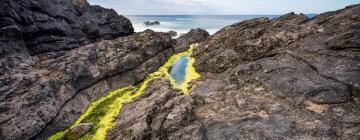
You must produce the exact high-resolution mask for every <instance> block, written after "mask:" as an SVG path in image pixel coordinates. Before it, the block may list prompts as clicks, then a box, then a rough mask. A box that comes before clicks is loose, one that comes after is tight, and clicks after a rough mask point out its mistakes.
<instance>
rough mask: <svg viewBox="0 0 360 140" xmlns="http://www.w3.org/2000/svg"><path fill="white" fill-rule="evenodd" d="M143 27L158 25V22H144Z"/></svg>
mask: <svg viewBox="0 0 360 140" xmlns="http://www.w3.org/2000/svg"><path fill="white" fill-rule="evenodd" d="M144 25H146V26H153V25H160V22H159V21H145V22H144Z"/></svg>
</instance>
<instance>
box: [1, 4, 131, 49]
mask: <svg viewBox="0 0 360 140" xmlns="http://www.w3.org/2000/svg"><path fill="white" fill-rule="evenodd" d="M0 27H1V29H0V32H1V33H2V34H6V33H7V34H12V36H15V37H18V38H21V40H23V41H24V43H25V45H26V48H27V50H28V51H29V53H30V54H32V55H34V54H40V53H44V52H51V51H61V50H70V49H73V48H77V47H79V46H80V45H86V44H89V43H94V42H96V41H99V40H101V39H114V38H116V37H119V36H125V35H130V34H132V33H133V32H134V29H133V27H132V25H131V22H130V20H128V19H127V18H125V17H123V16H121V15H118V14H117V13H116V12H115V10H113V9H105V8H102V7H100V6H91V5H90V4H89V3H88V2H87V1H86V0H1V2H0ZM1 49H3V48H1Z"/></svg>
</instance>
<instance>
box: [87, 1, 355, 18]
mask: <svg viewBox="0 0 360 140" xmlns="http://www.w3.org/2000/svg"><path fill="white" fill-rule="evenodd" d="M88 1H89V2H90V3H91V4H94V5H101V6H103V7H107V8H113V9H115V10H116V11H117V12H118V13H119V14H123V15H257V14H259V15H261V14H263V15H264V14H272V15H277V14H285V13H288V12H291V11H294V12H296V13H306V14H310V13H323V12H326V11H331V10H336V9H340V8H343V7H345V6H347V5H351V4H358V3H360V0H88Z"/></svg>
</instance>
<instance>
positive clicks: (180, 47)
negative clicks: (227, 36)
mask: <svg viewBox="0 0 360 140" xmlns="http://www.w3.org/2000/svg"><path fill="white" fill-rule="evenodd" d="M208 36H209V33H208V32H207V31H205V30H203V29H200V28H197V29H191V30H190V31H189V32H188V33H186V34H184V35H181V36H180V37H179V38H177V39H176V41H177V42H176V45H175V52H184V51H186V50H188V49H189V45H191V44H194V43H199V42H202V41H204V40H205V39H207V37H208Z"/></svg>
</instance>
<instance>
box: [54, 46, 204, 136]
mask: <svg viewBox="0 0 360 140" xmlns="http://www.w3.org/2000/svg"><path fill="white" fill-rule="evenodd" d="M196 46H197V44H193V45H191V46H190V49H189V50H188V51H186V52H183V53H178V54H174V55H173V56H171V57H170V58H169V59H168V60H167V62H166V63H165V64H164V65H163V66H161V67H160V68H159V69H158V70H157V71H156V72H154V73H151V74H149V75H148V76H147V77H146V78H145V80H144V81H143V82H141V83H140V84H139V85H138V86H127V87H123V88H119V89H117V90H114V91H112V92H110V93H109V94H107V95H106V96H104V97H101V98H100V99H98V100H95V101H94V102H92V103H91V104H90V105H89V106H88V108H87V109H86V111H85V112H84V113H83V114H82V115H81V116H80V117H79V118H78V119H77V120H76V121H75V123H74V124H73V125H72V126H71V127H70V128H68V129H66V130H64V131H60V132H57V133H56V134H54V135H52V136H51V137H49V138H48V139H49V140H61V139H64V138H65V137H67V136H68V132H69V130H70V129H72V128H74V127H75V126H77V125H79V124H82V123H92V124H93V126H92V128H91V130H90V131H89V132H87V133H86V134H85V135H83V136H82V137H81V138H80V139H82V140H89V139H91V140H105V139H106V132H107V130H109V129H110V128H112V126H113V125H114V122H115V119H114V117H116V116H118V115H119V113H120V110H121V107H122V106H123V104H124V103H127V102H131V101H132V100H133V99H134V98H136V97H138V96H140V95H142V93H143V92H144V90H145V89H146V88H147V85H148V83H149V82H150V81H151V80H154V79H157V78H166V79H168V80H170V81H171V83H172V86H173V88H175V89H180V90H181V91H182V92H183V93H184V94H188V93H189V92H190V91H189V83H190V82H191V81H192V80H195V79H197V78H199V77H200V74H198V73H197V72H196V70H195V68H194V67H193V64H194V62H195V59H194V58H192V57H191V54H192V51H193V48H194V47H196Z"/></svg>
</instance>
